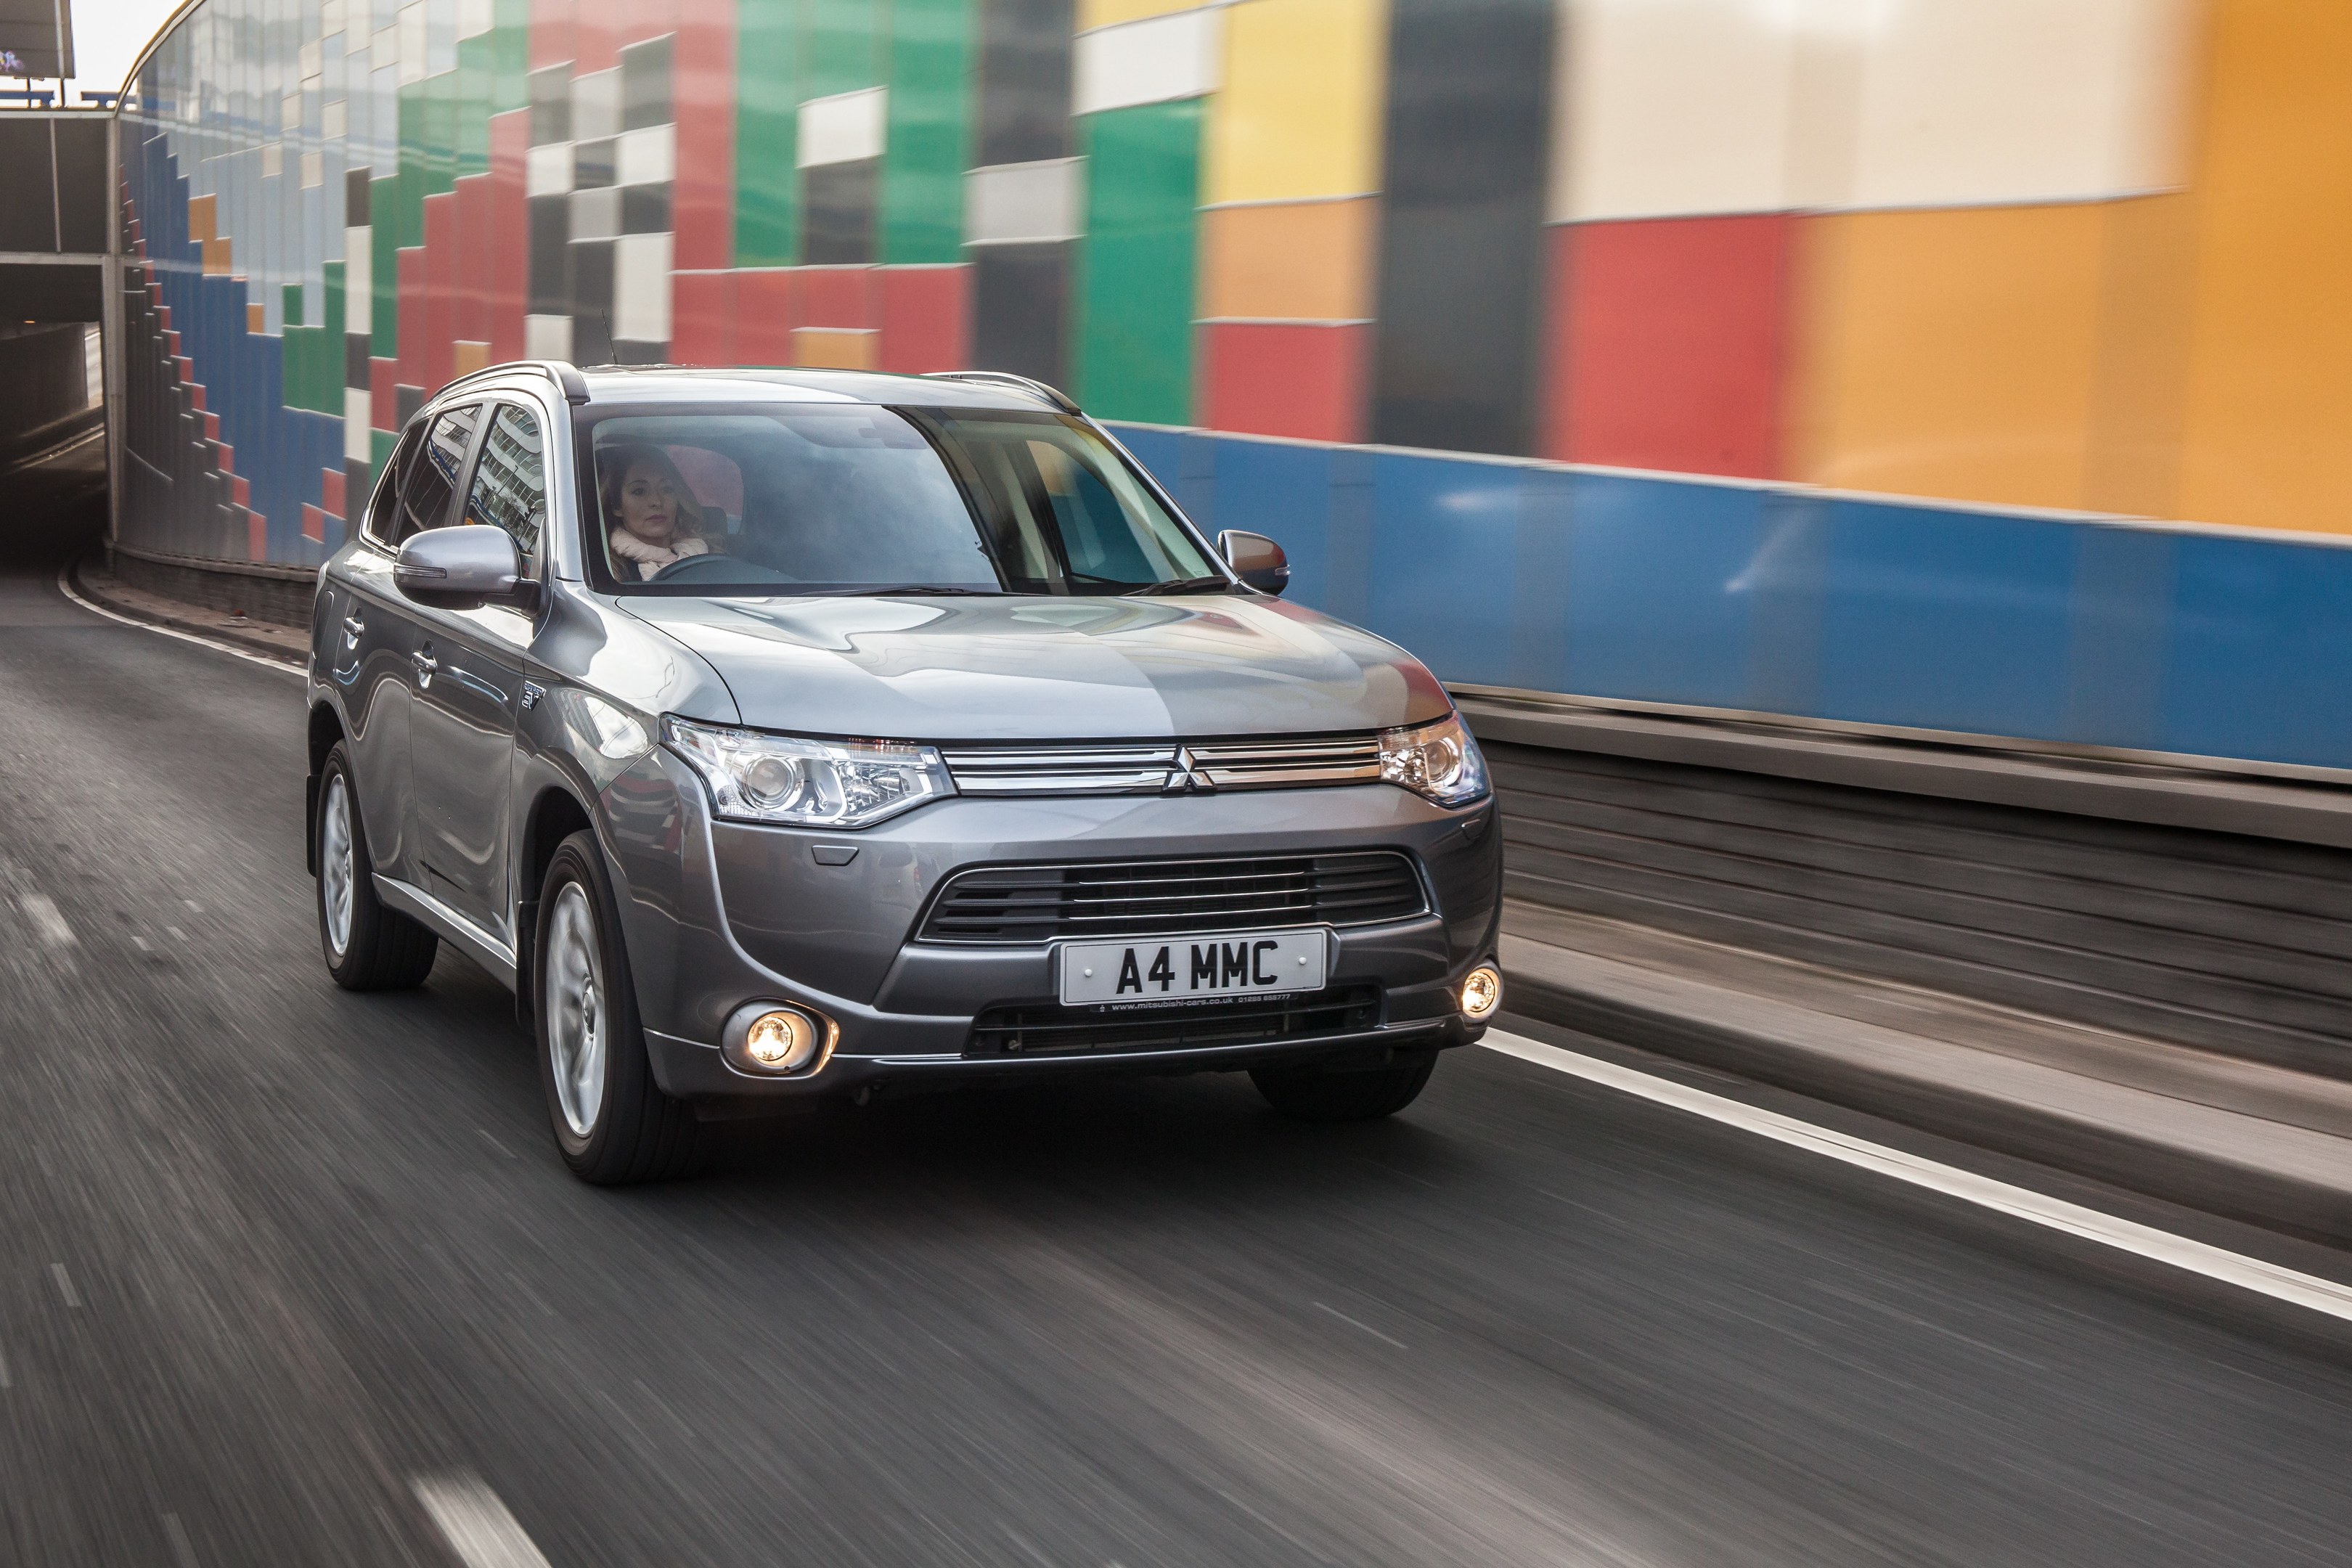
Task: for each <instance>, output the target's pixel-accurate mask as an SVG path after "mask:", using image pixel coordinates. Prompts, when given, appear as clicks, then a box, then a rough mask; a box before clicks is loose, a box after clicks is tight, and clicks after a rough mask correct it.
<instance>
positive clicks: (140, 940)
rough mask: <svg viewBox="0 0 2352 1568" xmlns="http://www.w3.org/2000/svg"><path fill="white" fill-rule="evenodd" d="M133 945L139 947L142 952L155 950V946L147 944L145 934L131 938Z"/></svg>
mask: <svg viewBox="0 0 2352 1568" xmlns="http://www.w3.org/2000/svg"><path fill="white" fill-rule="evenodd" d="M131 946H133V947H135V948H137V949H138V950H139V951H140V952H154V951H155V950H154V949H153V948H152V947H149V946H148V945H147V939H146V938H145V937H143V936H134V937H132V938H131Z"/></svg>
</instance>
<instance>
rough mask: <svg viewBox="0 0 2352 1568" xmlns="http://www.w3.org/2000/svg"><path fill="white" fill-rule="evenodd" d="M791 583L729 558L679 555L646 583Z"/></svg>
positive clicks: (768, 570) (771, 571) (772, 572)
mask: <svg viewBox="0 0 2352 1568" xmlns="http://www.w3.org/2000/svg"><path fill="white" fill-rule="evenodd" d="M792 580H793V579H791V578H790V577H787V576H785V575H784V574H782V572H778V571H776V570H774V569H773V568H772V567H767V566H761V565H759V564H758V563H754V562H750V561H744V560H740V559H739V558H737V557H735V556H732V555H717V554H712V555H681V556H679V557H678V558H677V560H675V561H673V562H671V563H669V564H668V565H667V566H665V567H663V568H662V569H661V570H660V571H658V572H656V573H655V574H653V575H652V576H650V577H648V578H646V582H648V583H695V582H703V583H712V582H723V583H789V582H791V581H792Z"/></svg>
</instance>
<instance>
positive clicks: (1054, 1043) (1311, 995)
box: [963, 985, 1381, 1059]
mask: <svg viewBox="0 0 2352 1568" xmlns="http://www.w3.org/2000/svg"><path fill="white" fill-rule="evenodd" d="M1380 1021H1381V988H1380V987H1379V986H1377V985H1334V986H1330V987H1328V988H1326V989H1324V990H1321V991H1301V992H1296V993H1293V994H1290V995H1287V996H1268V997H1264V998H1259V999H1254V1000H1250V1001H1245V1002H1225V1003H1213V1002H1202V1003H1194V1004H1192V1005H1185V1006H1179V1007H1165V1006H1152V1007H1130V1008H1126V1009H1120V1008H1114V1007H1103V1008H1092V1007H1061V1006H1056V1005H1054V1004H1052V1003H1049V1002H1048V1003H1038V1004H1035V1005H1027V1006H1013V1007H992V1008H990V1009H989V1010H988V1011H987V1012H985V1013H982V1015H981V1016H979V1017H977V1018H975V1019H973V1020H972V1026H971V1038H970V1040H969V1041H967V1042H966V1044H965V1046H964V1052H963V1054H964V1056H965V1058H967V1059H971V1058H1005V1057H1066V1056H1081V1055H1087V1054H1092V1053H1105V1054H1108V1053H1113V1052H1119V1051H1178V1050H1198V1049H1202V1048H1204V1047H1212V1046H1253V1045H1265V1044H1267V1043H1269V1042H1272V1041H1276V1040H1312V1039H1315V1038H1316V1037H1319V1036H1326V1035H1347V1034H1355V1033H1358V1032H1360V1031H1361V1030H1365V1029H1371V1028H1376V1027H1378V1026H1379V1025H1380Z"/></svg>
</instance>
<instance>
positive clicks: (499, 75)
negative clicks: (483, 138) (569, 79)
mask: <svg viewBox="0 0 2352 1568" xmlns="http://www.w3.org/2000/svg"><path fill="white" fill-rule="evenodd" d="M490 16H491V24H490V35H489V37H490V112H491V113H493V114H504V113H506V112H507V111H508V110H515V109H528V108H530V0H493V5H492V6H491V10H490Z"/></svg>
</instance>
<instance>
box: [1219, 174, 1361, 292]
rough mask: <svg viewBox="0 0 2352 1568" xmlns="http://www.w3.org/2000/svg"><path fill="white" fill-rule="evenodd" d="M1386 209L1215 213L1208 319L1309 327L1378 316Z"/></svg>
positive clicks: (1351, 206)
mask: <svg viewBox="0 0 2352 1568" xmlns="http://www.w3.org/2000/svg"><path fill="white" fill-rule="evenodd" d="M1379 213H1380V204H1379V202H1378V200H1377V199H1376V198H1373V197H1369V196H1368V197H1363V198H1360V199H1358V200H1355V201H1347V202H1303V203H1297V204H1293V205H1282V206H1264V207H1213V208H1211V209H1210V210H1209V211H1207V212H1204V213H1202V215H1201V307H1200V308H1201V314H1202V315H1203V316H1255V317H1271V318H1275V319H1277V320H1289V321H1362V320H1364V319H1366V318H1368V317H1370V315H1371V313H1372V246H1373V238H1374V235H1375V233H1376V226H1377V225H1378V223H1379Z"/></svg>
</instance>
